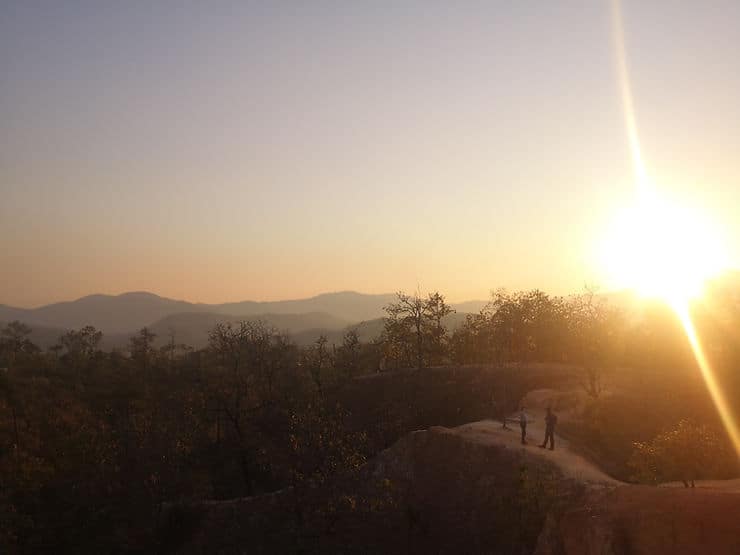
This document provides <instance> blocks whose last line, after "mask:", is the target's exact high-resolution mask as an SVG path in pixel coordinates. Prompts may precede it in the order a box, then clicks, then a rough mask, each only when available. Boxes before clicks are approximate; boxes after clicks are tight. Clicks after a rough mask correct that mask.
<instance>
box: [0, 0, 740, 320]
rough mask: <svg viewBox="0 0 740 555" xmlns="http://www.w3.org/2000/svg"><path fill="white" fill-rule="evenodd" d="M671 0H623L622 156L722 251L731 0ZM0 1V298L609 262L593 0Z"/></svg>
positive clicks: (390, 285)
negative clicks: (344, 0)
mask: <svg viewBox="0 0 740 555" xmlns="http://www.w3.org/2000/svg"><path fill="white" fill-rule="evenodd" d="M674 4H675V3H673V2H668V1H665V2H651V3H642V2H637V1H625V2H623V9H624V27H625V43H626V50H627V55H628V58H629V65H630V75H631V80H632V88H633V96H634V99H635V110H636V117H637V119H638V122H639V128H640V139H641V145H642V153H643V158H644V161H645V165H646V169H647V171H648V173H649V175H650V176H651V178H652V179H653V181H654V182H655V185H656V187H657V188H658V189H659V190H660V191H661V192H663V193H665V194H666V195H667V196H669V197H671V198H673V197H675V198H678V199H680V200H682V202H684V203H685V204H688V205H691V206H692V207H695V208H696V209H697V210H699V211H701V212H703V213H704V214H706V215H707V216H708V217H709V218H710V219H711V220H712V221H713V222H714V223H715V224H716V227H717V228H718V229H720V230H721V232H722V236H723V237H722V239H723V240H724V241H725V243H726V247H727V251H728V253H729V256H730V261H731V264H732V265H733V267H738V266H740V218H738V207H739V206H740V157H738V156H737V152H740V105H739V104H738V103H737V98H740V73H738V72H737V52H740V34H738V33H737V32H736V29H735V26H736V22H737V21H738V20H740V5H739V4H737V3H736V2H730V1H719V0H717V1H715V2H711V3H710V4H711V8H712V9H709V8H708V7H707V6H705V5H699V4H696V5H683V6H676V5H674ZM0 14H2V17H0V70H1V71H2V74H3V75H4V76H5V79H4V86H3V88H2V90H0V121H2V122H3V123H2V133H0V284H1V286H0V303H2V304H8V305H13V306H23V307H31V306H38V305H41V304H45V303H49V302H55V301H62V300H72V299H75V298H78V297H81V296H84V295H87V294H91V293H110V294H116V293H121V292H125V291H134V290H145V291H151V292H153V293H157V294H160V295H162V296H166V297H171V298H181V299H185V300H189V301H199V302H208V303H220V302H227V301H239V300H247V299H250V300H277V299H286V298H301V297H307V296H312V295H315V294H318V293H322V292H328V291H338V290H356V291H361V292H366V293H387V292H393V291H396V290H399V289H404V290H407V291H412V290H415V289H416V288H417V286H418V287H420V288H421V290H435V289H437V290H439V291H441V292H442V293H444V294H446V295H447V297H448V299H450V300H451V301H455V302H459V301H464V300H469V299H482V298H486V297H487V296H488V294H489V291H490V290H491V289H493V288H497V287H507V288H509V289H529V288H535V287H537V288H540V289H543V290H545V291H547V292H550V293H553V294H568V293H574V292H578V291H579V290H581V289H582V287H583V285H584V283H592V284H594V283H595V284H601V285H602V287H603V288H606V289H608V288H609V286H610V283H609V276H606V275H605V274H604V273H603V268H601V267H600V266H599V265H598V263H597V262H596V259H597V258H598V248H599V247H598V245H599V244H600V238H601V237H602V236H603V234H604V233H605V232H606V230H607V228H608V225H609V222H610V220H611V218H613V216H614V214H615V213H616V212H617V210H618V209H619V208H620V207H623V206H625V205H628V204H629V203H630V202H631V199H632V192H633V183H632V181H633V177H632V166H631V160H630V153H629V148H628V142H627V138H626V134H625V128H624V117H623V110H622V104H621V99H620V91H619V84H618V76H617V71H616V69H615V59H614V46H613V42H612V38H611V35H610V34H611V20H610V17H611V14H610V8H609V5H608V2H604V3H603V5H602V3H598V2H575V1H574V2H562V3H551V2H543V3H532V4H529V3H527V5H526V6H525V5H515V6H507V5H493V4H489V3H480V2H463V3H459V4H455V5H454V6H452V5H450V4H448V3H436V2H430V3H427V2H409V3H405V4H403V5H399V4H398V3H391V2H388V3H385V2H378V3H373V5H372V6H359V5H354V6H351V5H342V4H339V5H337V4H336V3H328V2H316V3H311V6H304V5H294V6H291V7H290V8H285V7H284V8H283V9H282V10H281V9H278V7H277V5H276V4H275V5H273V4H269V3H268V4H265V5H262V6H259V5H246V4H245V5H239V4H237V5H229V6H227V5H226V3H224V4H214V5H209V6H205V5H198V4H194V5H190V6H187V7H185V8H182V9H178V10H173V9H172V8H168V7H165V6H163V5H160V6H158V7H155V8H152V9H147V10H143V9H141V8H137V7H134V6H131V5H118V6H107V7H103V6H99V5H95V4H92V5H88V6H82V5H75V6H66V7H62V6H56V5H49V6H45V7H40V6H31V5H27V4H25V3H17V4H16V5H7V6H4V7H2V8H0ZM6 84H7V86H5V85H6Z"/></svg>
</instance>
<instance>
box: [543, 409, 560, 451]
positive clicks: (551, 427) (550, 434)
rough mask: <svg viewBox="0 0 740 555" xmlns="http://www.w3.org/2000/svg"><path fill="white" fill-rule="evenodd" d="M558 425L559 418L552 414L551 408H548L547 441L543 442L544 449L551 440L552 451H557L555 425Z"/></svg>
mask: <svg viewBox="0 0 740 555" xmlns="http://www.w3.org/2000/svg"><path fill="white" fill-rule="evenodd" d="M557 423H558V417H557V416H556V415H555V413H554V412H552V409H551V408H550V407H547V414H546V415H545V441H543V442H542V445H540V447H542V448H543V449H544V448H545V446H546V445H547V440H548V439H549V440H550V451H552V450H554V449H555V425H556V424H557Z"/></svg>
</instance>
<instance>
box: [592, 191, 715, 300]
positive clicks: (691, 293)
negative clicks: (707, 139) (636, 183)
mask: <svg viewBox="0 0 740 555" xmlns="http://www.w3.org/2000/svg"><path fill="white" fill-rule="evenodd" d="M600 254H601V258H602V261H603V265H604V266H605V269H606V272H607V275H608V276H609V278H610V280H611V281H612V285H613V286H615V287H618V288H628V289H634V290H635V291H637V293H638V294H639V295H641V296H643V297H648V298H659V299H663V300H665V301H667V302H668V303H669V304H671V305H672V306H685V305H686V304H687V303H688V302H689V301H690V300H692V299H695V298H696V297H698V296H700V295H701V294H702V292H703V288H704V284H705V283H706V281H707V280H709V279H710V278H712V277H715V276H717V275H718V274H719V273H721V272H722V271H723V270H725V269H727V266H728V265H727V256H726V254H725V249H724V247H723V245H722V242H721V235H720V234H719V233H718V230H717V229H716V228H715V227H714V225H713V224H712V222H711V220H710V219H708V218H707V217H705V216H704V215H703V214H701V213H700V212H699V211H698V210H696V209H695V208H691V207H689V206H686V205H681V204H679V203H677V202H671V201H669V200H668V199H666V198H662V197H660V196H658V195H657V193H655V192H654V191H650V192H647V191H643V192H642V193H641V194H640V195H639V196H638V198H637V200H636V201H635V203H634V204H633V205H632V206H630V207H628V208H627V209H625V210H623V211H621V212H620V213H619V214H618V215H617V217H616V218H615V220H614V222H613V225H612V226H611V229H610V230H609V232H608V233H607V237H606V239H605V241H604V242H603V245H602V246H601V247H600Z"/></svg>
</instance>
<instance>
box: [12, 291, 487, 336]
mask: <svg viewBox="0 0 740 555" xmlns="http://www.w3.org/2000/svg"><path fill="white" fill-rule="evenodd" d="M395 299H396V295H395V294H382V295H367V294H363V293H356V292H354V291H342V292H338V293H325V294H322V295H317V296H315V297H311V298H308V299H296V300H286V301H267V302H257V301H242V302H236V303H224V304H204V303H190V302H187V301H179V300H174V299H168V298H165V297H160V296H158V295H154V294H152V293H146V292H132V293H123V294H121V295H90V296H87V297H82V298H81V299H77V300H76V301H69V302H61V303H54V304H49V305H46V306H42V307H39V308H33V309H26V308H16V307H10V306H5V305H0V323H3V322H10V321H12V320H20V321H21V322H24V323H25V324H27V325H29V326H30V327H32V328H33V330H34V333H33V335H32V339H33V340H34V341H35V342H37V343H38V344H39V345H40V346H42V347H48V346H50V345H51V344H53V343H54V342H55V341H56V340H57V339H58V337H59V336H60V335H61V334H63V333H64V332H65V331H67V330H69V329H79V328H81V327H83V326H86V325H92V326H95V327H96V328H97V329H99V330H101V331H103V333H104V334H105V337H104V344H105V346H106V347H108V348H112V347H122V346H125V344H126V342H127V341H128V338H129V337H130V336H131V335H132V334H133V333H135V332H136V331H137V330H139V329H141V328H143V327H145V326H147V327H149V328H150V329H151V330H152V331H153V332H154V333H156V334H157V335H158V336H159V340H160V341H162V342H163V341H165V340H166V338H168V337H169V336H170V335H171V334H173V333H174V335H175V340H176V341H177V342H178V343H186V344H189V345H192V346H194V347H201V346H203V345H204V344H205V342H206V341H207V337H208V331H209V330H210V329H212V328H213V326H215V325H216V324H217V323H219V322H228V321H238V320H262V321H264V322H266V323H268V324H270V325H272V326H274V327H275V328H277V329H279V330H282V331H286V332H288V333H290V334H291V336H292V337H293V338H294V339H295V340H296V341H297V342H298V343H310V342H312V341H314V340H315V339H316V338H318V337H319V335H321V334H322V333H323V334H325V335H327V336H329V335H331V336H332V337H335V336H336V337H338V338H339V340H341V336H342V335H343V334H344V333H345V331H346V330H347V329H348V328H349V327H351V326H358V325H359V331H360V335H361V337H362V338H363V339H366V340H369V339H372V338H373V337H375V336H377V334H378V333H380V330H381V329H382V320H381V319H382V317H383V316H384V315H385V313H384V311H383V307H384V306H386V305H388V304H389V303H392V302H394V301H395ZM485 304H486V302H485V301H468V302H466V303H461V304H459V305H453V307H454V308H455V309H456V310H458V312H459V313H467V312H477V311H479V310H480V309H481V308H482V307H483V306H484V305H485ZM363 322H364V324H363Z"/></svg>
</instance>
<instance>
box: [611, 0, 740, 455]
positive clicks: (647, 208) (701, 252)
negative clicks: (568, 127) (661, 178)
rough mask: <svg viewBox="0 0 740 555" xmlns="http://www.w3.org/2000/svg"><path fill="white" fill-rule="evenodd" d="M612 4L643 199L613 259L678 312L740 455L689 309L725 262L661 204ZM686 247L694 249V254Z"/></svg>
mask: <svg viewBox="0 0 740 555" xmlns="http://www.w3.org/2000/svg"><path fill="white" fill-rule="evenodd" d="M611 7H612V22H613V34H614V44H615V50H616V62H617V73H618V77H619V86H620V90H621V95H622V104H623V108H624V120H625V126H626V131H627V139H628V141H629V146H630V153H631V157H632V166H633V171H634V174H635V186H636V188H637V197H638V201H637V208H636V211H635V213H634V214H632V216H631V218H632V220H628V222H627V225H626V226H625V228H624V229H623V231H622V236H621V238H620V241H621V243H618V244H617V245H616V249H614V251H613V252H615V253H616V255H615V256H614V257H613V258H614V260H613V263H614V264H615V265H616V266H619V265H620V264H622V267H621V268H620V269H618V271H620V272H624V271H626V272H627V273H628V274H630V273H634V272H638V273H636V274H634V275H632V276H631V278H630V279H632V281H633V283H632V285H633V286H636V288H637V289H638V290H639V289H643V290H642V291H641V292H642V293H643V294H648V295H650V296H660V297H662V298H663V299H665V300H666V301H668V302H669V304H670V305H671V307H672V309H673V310H674V311H675V313H676V315H677V316H678V318H679V319H680V321H681V324H682V325H683V329H684V331H685V333H686V338H687V340H688V342H689V344H690V346H691V349H692V351H693V353H694V358H695V359H696V362H697V364H698V366H699V370H700V371H701V375H702V378H703V379H704V383H705V385H706V387H707V390H708V391H709V395H710V396H711V398H712V401H713V403H714V406H715V408H716V409H717V412H718V413H719V416H720V418H721V420H722V424H723V426H724V428H725V430H726V432H727V435H728V436H729V438H730V440H731V441H732V445H733V447H734V448H735V452H736V454H737V456H738V458H740V429H739V428H738V425H737V421H736V418H735V417H734V415H733V413H732V410H731V409H730V406H729V404H728V403H727V400H726V398H725V395H724V393H723V392H722V389H721V387H720V385H719V383H718V382H717V379H716V377H715V375H714V372H713V370H712V367H711V365H710V364H709V360H708V359H707V357H706V355H705V353H704V349H703V348H702V345H701V341H700V339H699V336H698V334H697V332H696V328H695V327H694V323H693V322H692V320H691V314H690V312H689V300H690V299H691V298H692V297H693V296H696V295H697V294H698V291H699V289H700V288H701V287H702V286H703V282H704V281H706V279H708V278H709V277H711V275H712V274H714V273H716V272H717V271H719V270H720V269H723V268H721V266H722V264H723V263H724V260H723V258H722V256H721V253H719V251H718V250H716V249H717V241H716V240H714V239H713V237H712V236H711V235H710V234H703V232H698V231H697V229H698V228H697V226H696V225H691V221H690V219H689V218H687V216H686V215H683V216H681V215H680V213H677V214H678V215H674V213H673V212H672V211H671V210H664V209H656V208H655V206H656V202H657V201H656V199H657V196H656V194H655V192H654V191H653V190H652V188H651V187H650V184H649V181H648V177H647V172H646V171H645V166H644V164H643V161H642V154H641V151H640V142H639V137H638V132H637V121H636V118H635V109H634V102H633V99H632V88H631V85H630V79H629V68H628V63H627V54H626V49H625V44H624V23H623V20H622V6H621V3H620V1H619V0H612V4H611ZM625 235H626V237H627V240H626V241H625ZM676 235H678V237H677V236H676ZM625 245H626V247H625ZM623 247H624V249H626V250H624V249H623ZM686 247H690V248H689V252H687V251H686ZM613 248H614V247H613ZM620 249H622V250H620ZM625 258H626V259H625Z"/></svg>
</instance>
